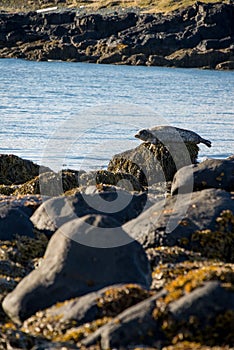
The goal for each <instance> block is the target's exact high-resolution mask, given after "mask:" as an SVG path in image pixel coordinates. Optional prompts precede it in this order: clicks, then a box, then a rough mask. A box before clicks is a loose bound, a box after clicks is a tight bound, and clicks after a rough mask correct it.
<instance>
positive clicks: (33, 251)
mask: <svg viewBox="0 0 234 350" xmlns="http://www.w3.org/2000/svg"><path fill="white" fill-rule="evenodd" d="M47 244H48V238H47V237H46V236H45V235H44V234H42V233H37V232H36V231H35V238H30V237H27V236H16V238H15V239H14V240H13V241H0V260H9V261H11V262H13V263H14V264H16V266H17V267H18V269H16V271H19V268H20V267H22V266H24V267H26V266H27V267H29V266H31V268H32V267H33V264H34V260H35V259H38V258H40V257H42V256H43V255H44V252H45V249H46V247H47ZM16 271H15V272H16Z"/></svg>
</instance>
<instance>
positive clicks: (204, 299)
mask: <svg viewBox="0 0 234 350" xmlns="http://www.w3.org/2000/svg"><path fill="white" fill-rule="evenodd" d="M168 312H169V314H168V319H167V321H166V322H167V329H166V332H167V333H168V334H170V335H171V337H173V335H176V334H178V333H180V334H181V336H183V339H188V340H192V341H198V340H199V341H202V343H205V344H207V345H210V346H212V345H217V344H223V339H226V341H225V343H226V344H233V340H234V336H233V322H234V293H233V290H232V289H231V288H226V287H225V285H221V283H220V282H217V281H212V282H205V283H204V285H203V286H201V287H199V288H196V289H195V290H193V291H192V292H191V293H186V294H185V295H184V296H182V297H181V298H180V299H178V300H176V301H174V302H172V303H171V304H169V307H168ZM191 335H192V336H191Z"/></svg>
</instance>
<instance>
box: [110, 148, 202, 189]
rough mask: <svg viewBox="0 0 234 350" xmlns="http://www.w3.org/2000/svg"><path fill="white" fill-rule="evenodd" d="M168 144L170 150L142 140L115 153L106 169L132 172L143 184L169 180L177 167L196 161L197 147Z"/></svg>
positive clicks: (148, 184) (147, 184)
mask: <svg viewBox="0 0 234 350" xmlns="http://www.w3.org/2000/svg"><path fill="white" fill-rule="evenodd" d="M168 146H170V150H168V148H166V147H165V146H163V145H161V144H160V145H153V144H151V143H148V142H144V143H142V144H141V145H140V146H138V147H136V148H134V149H131V150H128V151H125V152H123V153H120V154H117V155H115V156H114V157H113V158H112V159H111V161H110V163H109V165H108V170H109V171H112V172H124V173H129V174H132V175H133V176H134V177H136V178H137V179H138V181H139V182H140V183H141V184H142V185H143V186H150V185H152V184H155V183H158V182H165V181H171V180H172V179H173V176H174V174H175V173H176V171H177V169H179V168H181V167H183V166H185V165H188V164H191V163H196V160H197V155H198V150H199V148H198V146H197V145H196V144H193V143H187V144H182V145H181V146H180V149H179V146H178V145H168ZM170 152H171V153H170ZM172 155H173V156H172Z"/></svg>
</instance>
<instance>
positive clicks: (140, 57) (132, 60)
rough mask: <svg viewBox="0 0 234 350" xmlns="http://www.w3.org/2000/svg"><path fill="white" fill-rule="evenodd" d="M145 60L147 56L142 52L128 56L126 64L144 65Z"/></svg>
mask: <svg viewBox="0 0 234 350" xmlns="http://www.w3.org/2000/svg"><path fill="white" fill-rule="evenodd" d="M146 61H147V57H146V56H145V54H143V53H139V54H136V55H132V56H130V57H129V58H128V59H127V60H126V64H131V65H133V66H144V65H145V63H146Z"/></svg>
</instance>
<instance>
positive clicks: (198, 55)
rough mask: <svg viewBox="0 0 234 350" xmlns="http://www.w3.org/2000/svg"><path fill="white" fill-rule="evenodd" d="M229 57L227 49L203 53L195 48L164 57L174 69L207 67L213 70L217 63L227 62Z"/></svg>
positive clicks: (181, 50)
mask: <svg viewBox="0 0 234 350" xmlns="http://www.w3.org/2000/svg"><path fill="white" fill-rule="evenodd" d="M230 55H231V54H230V51H229V49H223V50H213V49H211V50H207V51H205V52H204V51H200V50H198V49H197V48H193V49H180V50H177V51H175V52H173V53H172V54H170V55H169V56H166V59H167V60H168V61H169V62H170V65H173V66H175V67H182V68H192V67H194V68H201V67H208V68H211V69H214V68H215V67H216V66H217V65H218V64H219V63H221V62H223V61H228V60H229V59H230Z"/></svg>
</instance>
